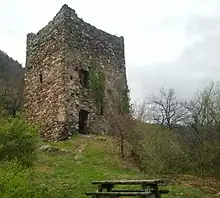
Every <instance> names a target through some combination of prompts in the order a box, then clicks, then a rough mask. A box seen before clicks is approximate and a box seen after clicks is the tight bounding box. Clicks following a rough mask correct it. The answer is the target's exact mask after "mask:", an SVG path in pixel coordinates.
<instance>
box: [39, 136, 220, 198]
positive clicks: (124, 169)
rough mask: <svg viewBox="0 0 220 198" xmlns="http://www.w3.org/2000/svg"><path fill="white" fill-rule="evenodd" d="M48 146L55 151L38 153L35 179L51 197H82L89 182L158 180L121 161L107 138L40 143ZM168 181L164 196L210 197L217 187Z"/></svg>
mask: <svg viewBox="0 0 220 198" xmlns="http://www.w3.org/2000/svg"><path fill="white" fill-rule="evenodd" d="M48 144H49V145H51V146H52V148H58V150H57V151H54V152H49V151H46V149H45V150H44V151H40V153H39V156H38V157H39V158H38V162H37V163H36V164H35V170H36V171H37V178H36V180H37V181H38V182H39V185H40V186H42V187H43V186H47V187H48V186H49V189H50V190H51V191H52V192H54V193H55V194H56V196H55V197H77V198H80V197H86V196H85V195H84V192H85V191H88V190H89V191H90V190H94V187H93V186H92V185H91V184H90V181H91V180H99V179H153V178H161V176H155V175H146V174H144V173H141V172H140V171H139V170H138V169H137V168H136V167H135V166H134V165H133V164H132V162H131V161H129V160H127V161H126V160H121V159H120V157H119V156H120V155H119V149H118V146H117V144H118V143H117V141H116V140H115V139H112V138H110V137H96V136H82V135H76V136H73V137H72V138H71V139H70V140H68V141H65V142H51V143H44V146H43V147H44V148H46V147H47V146H46V145H48ZM41 148H42V146H41ZM174 178H175V179H174ZM180 178H181V180H180ZM170 181H172V182H171V183H173V182H174V181H175V183H176V185H171V184H170V186H168V189H169V190H170V191H171V193H170V194H169V196H164V197H177V198H178V197H191V198H193V197H200V198H203V197H204V198H205V197H206V198H209V197H210V198H211V197H212V196H211V195H208V194H207V192H211V193H212V194H216V193H217V192H218V190H217V189H219V187H220V183H218V182H216V181H213V180H204V179H201V178H196V177H193V176H188V175H185V176H177V175H176V176H172V178H171V180H170ZM177 183H178V185H177ZM194 187H196V188H197V189H196V188H194ZM199 189H200V190H199ZM202 191H204V192H202ZM59 195H60V196H59Z"/></svg>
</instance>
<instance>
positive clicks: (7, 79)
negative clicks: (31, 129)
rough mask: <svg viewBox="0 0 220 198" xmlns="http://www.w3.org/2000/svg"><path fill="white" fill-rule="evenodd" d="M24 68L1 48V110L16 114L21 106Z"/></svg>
mask: <svg viewBox="0 0 220 198" xmlns="http://www.w3.org/2000/svg"><path fill="white" fill-rule="evenodd" d="M23 79H24V69H23V68H22V66H21V64H19V63H18V62H17V61H15V60H13V59H12V58H11V57H9V56H8V55H7V54H6V53H4V52H3V51H1V50H0V110H1V109H2V108H4V109H5V110H7V111H9V113H10V114H14V113H15V112H16V111H17V110H19V109H20V108H21V102H22V95H23Z"/></svg>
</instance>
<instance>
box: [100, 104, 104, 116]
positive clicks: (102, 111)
mask: <svg viewBox="0 0 220 198" xmlns="http://www.w3.org/2000/svg"><path fill="white" fill-rule="evenodd" d="M100 114H101V115H103V114H104V106H103V105H101V107H100Z"/></svg>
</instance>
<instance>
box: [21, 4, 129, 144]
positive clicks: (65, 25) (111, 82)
mask: <svg viewBox="0 0 220 198" xmlns="http://www.w3.org/2000/svg"><path fill="white" fill-rule="evenodd" d="M24 84H25V90H24V111H25V112H26V115H27V120H28V122H30V123H34V124H37V125H38V126H39V129H40V135H41V137H42V138H43V139H44V140H45V141H56V140H61V139H64V138H66V137H68V135H69V134H70V133H74V132H76V131H79V132H80V133H100V132H104V133H108V131H109V130H110V127H109V126H110V125H109V122H110V119H111V118H110V114H111V113H112V112H114V111H115V110H116V109H117V108H118V105H119V103H120V101H121V99H120V98H121V97H120V96H121V93H122V92H123V91H124V89H125V88H126V68H125V57H124V39H123V37H117V36H114V35H111V34H109V33H106V32H104V31H102V30H99V29H97V28H96V27H94V26H92V25H90V24H88V23H86V22H84V21H83V20H82V19H80V18H78V17H77V14H76V13H75V11H74V10H73V9H71V8H70V7H68V6H67V5H66V4H65V5H63V6H62V8H61V9H60V11H59V12H58V13H57V15H56V16H55V17H54V19H53V20H52V21H50V22H49V23H48V24H47V25H46V26H45V27H44V28H43V29H41V30H40V31H39V32H38V33H36V34H34V33H29V34H28V35H27V47H26V69H25V79H24Z"/></svg>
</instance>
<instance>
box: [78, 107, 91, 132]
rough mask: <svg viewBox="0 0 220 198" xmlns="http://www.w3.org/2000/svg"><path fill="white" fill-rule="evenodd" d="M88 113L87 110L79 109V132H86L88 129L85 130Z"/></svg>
mask: <svg viewBox="0 0 220 198" xmlns="http://www.w3.org/2000/svg"><path fill="white" fill-rule="evenodd" d="M88 115H89V112H88V111H85V110H80V112H79V133H83V134H86V133H88V131H87V127H88V126H87V124H88Z"/></svg>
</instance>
